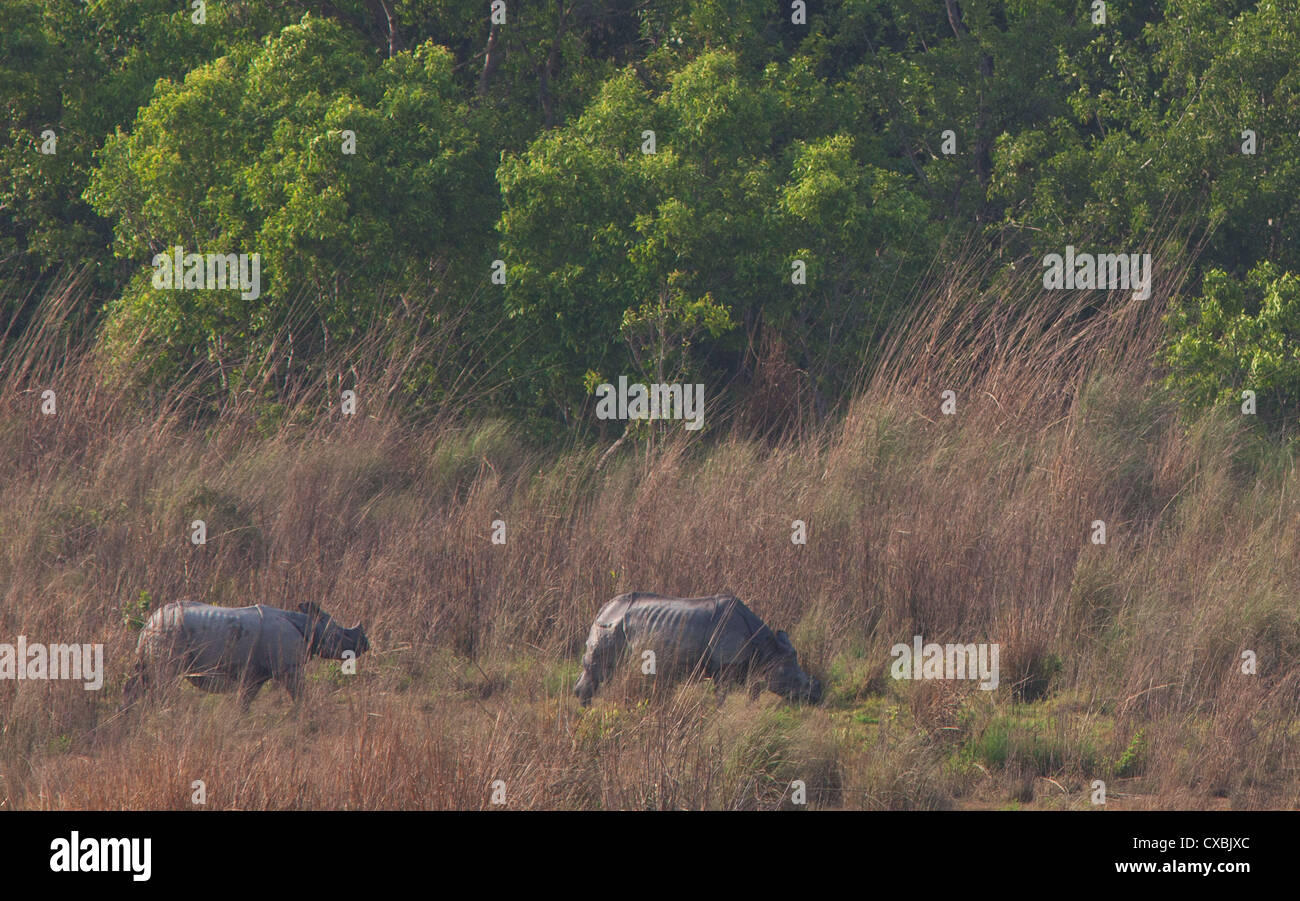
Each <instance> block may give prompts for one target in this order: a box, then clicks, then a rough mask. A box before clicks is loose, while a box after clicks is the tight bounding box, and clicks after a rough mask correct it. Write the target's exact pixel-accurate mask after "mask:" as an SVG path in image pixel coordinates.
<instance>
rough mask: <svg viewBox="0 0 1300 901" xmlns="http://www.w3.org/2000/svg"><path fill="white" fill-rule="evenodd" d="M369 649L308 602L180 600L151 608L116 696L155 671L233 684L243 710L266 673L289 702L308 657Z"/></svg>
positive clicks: (213, 684) (356, 632) (204, 685)
mask: <svg viewBox="0 0 1300 901" xmlns="http://www.w3.org/2000/svg"><path fill="white" fill-rule="evenodd" d="M369 649H370V642H369V640H368V639H367V638H366V632H365V630H364V629H363V628H362V627H361V624H360V623H358V624H357V625H355V626H353V627H352V628H351V629H345V628H343V627H342V626H340V625H339V624H338V623H336V622H334V620H333V619H332V618H331V617H330V615H329V614H328V613H325V612H324V611H323V610H321V609H320V607H319V605H317V604H316V603H314V602H309V603H304V604H299V605H298V609H297V610H281V609H280V608H278V607H266V606H263V605H261V604H258V605H256V606H253V607H213V606H211V605H208V604H197V603H194V602H192V601H180V602H177V603H171V604H167V605H165V606H163V607H161V608H159V609H158V610H155V611H154V612H153V615H152V616H150V617H149V621H148V622H147V623H146V624H145V627H144V631H143V632H142V633H141V635H140V640H139V642H137V644H136V662H135V673H134V674H133V675H132V676H131V678H129V679H128V680H127V683H126V688H125V690H124V692H123V702H124V706H128V707H129V706H130V705H131V704H133V703H134V702H135V701H137V700H139V698H140V697H142V696H143V694H144V692H145V691H146V689H147V688H148V687H149V683H150V682H151V681H152V679H153V677H154V675H155V674H162V675H163V676H164V677H166V678H169V679H175V678H178V677H181V676H183V677H185V678H186V679H188V680H189V681H190V682H191V683H193V684H194V685H196V686H197V687H199V688H201V689H202V690H203V691H211V692H227V691H231V690H234V689H238V690H239V695H240V697H239V699H240V703H241V705H242V706H243V708H244V709H245V710H247V709H248V706H249V704H251V703H252V702H253V698H254V697H256V696H257V693H258V691H260V690H261V688H262V685H263V683H265V682H267V681H268V680H270V679H275V680H276V681H278V682H279V683H280V684H281V685H283V686H284V687H285V689H287V690H288V692H289V696H290V697H291V698H293V699H294V700H297V698H298V696H299V694H300V693H301V690H302V667H303V664H305V663H306V662H307V659H308V658H309V657H312V656H315V657H324V658H327V659H330V660H342V659H343V658H344V655H345V653H346V652H348V651H351V652H352V653H354V654H355V655H357V656H360V655H362V654H364V653H365V652H366V651H368V650H369Z"/></svg>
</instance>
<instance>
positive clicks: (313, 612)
mask: <svg viewBox="0 0 1300 901" xmlns="http://www.w3.org/2000/svg"><path fill="white" fill-rule="evenodd" d="M298 612H299V613H305V614H307V615H308V616H320V615H321V609H320V604H318V603H316V602H315V601H303V602H302V603H301V604H299V605H298Z"/></svg>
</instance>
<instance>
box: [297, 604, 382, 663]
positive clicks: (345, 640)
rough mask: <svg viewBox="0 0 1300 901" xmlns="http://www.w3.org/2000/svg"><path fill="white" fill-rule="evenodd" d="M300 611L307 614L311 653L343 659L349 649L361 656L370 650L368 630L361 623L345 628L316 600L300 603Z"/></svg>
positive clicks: (309, 650) (328, 657)
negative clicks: (367, 636)
mask: <svg viewBox="0 0 1300 901" xmlns="http://www.w3.org/2000/svg"><path fill="white" fill-rule="evenodd" d="M298 611H299V612H300V613H305V614H306V615H307V642H308V644H307V652H308V653H309V654H315V655H316V656H317V657H324V658H325V659H327V660H342V659H343V655H344V654H345V653H346V652H348V651H351V652H352V653H353V654H355V655H356V656H358V657H360V656H361V655H362V654H364V653H365V652H366V651H368V650H370V640H369V639H367V638H366V630H365V629H363V628H362V627H361V623H357V624H356V625H355V626H353V627H352V628H351V629H345V628H344V627H343V626H340V625H339V624H338V623H336V622H335V621H334V618H333V617H332V616H330V615H329V614H328V613H326V612H325V611H324V610H322V609H320V605H319V604H317V603H316V602H314V601H307V602H306V603H302V604H299V605H298Z"/></svg>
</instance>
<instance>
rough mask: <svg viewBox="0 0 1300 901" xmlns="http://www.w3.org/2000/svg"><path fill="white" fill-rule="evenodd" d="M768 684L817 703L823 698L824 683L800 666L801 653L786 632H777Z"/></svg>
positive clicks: (784, 695)
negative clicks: (796, 649)
mask: <svg viewBox="0 0 1300 901" xmlns="http://www.w3.org/2000/svg"><path fill="white" fill-rule="evenodd" d="M767 686H768V688H770V689H771V690H772V691H774V692H776V693H777V694H779V695H781V696H783V697H786V698H792V699H796V700H801V701H811V702H812V703H814V704H816V703H818V702H819V701H821V699H822V684H821V683H820V682H819V681H817V680H816V679H814V678H813V677H811V676H809V675H808V674H807V673H805V672H804V671H803V670H802V669H801V668H800V666H799V654H798V653H797V652H796V651H795V649H794V644H793V643H792V642H791V641H790V636H789V635H786V634H785V632H777V633H776V652H775V655H774V658H773V660H772V661H771V663H770V664H769V667H768V674H767Z"/></svg>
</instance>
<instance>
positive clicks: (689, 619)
mask: <svg viewBox="0 0 1300 901" xmlns="http://www.w3.org/2000/svg"><path fill="white" fill-rule="evenodd" d="M646 650H652V651H654V652H655V669H656V674H657V675H659V676H663V675H668V676H669V677H670V678H671V677H676V676H707V677H709V678H711V679H713V680H714V681H716V682H723V681H730V682H744V681H745V680H746V679H749V678H751V677H753V678H756V679H758V680H760V683H759V684H758V685H757V686H756V689H755V694H757V692H758V690H761V687H762V685H761V682H763V681H765V682H766V684H767V688H768V689H770V690H771V691H774V692H776V693H777V694H779V695H781V696H783V697H786V698H790V699H792V700H805V701H811V702H813V703H814V704H815V703H817V702H818V701H820V700H821V695H822V687H821V683H820V682H818V681H817V680H816V679H813V678H812V677H810V676H809V675H808V674H807V673H805V672H804V671H803V670H802V669H800V668H799V657H798V654H797V653H796V652H795V649H794V645H792V644H791V643H790V638H789V636H787V635H786V634H785V633H784V632H773V631H772V630H771V629H769V628H768V627H767V626H766V625H764V624H763V621H762V620H761V619H759V618H758V616H757V615H756V614H755V613H754V612H753V611H752V610H750V609H749V608H748V607H746V606H745V605H744V604H742V603H741V602H740V601H739V600H738V599H737V598H735V597H732V596H731V595H725V594H719V595H714V596H713V597H707V598H672V597H665V596H663V595H658V594H648V593H645V592H633V593H631V594H622V595H619V596H618V597H616V598H614V600H612V601H610V602H609V603H608V604H606V605H605V606H604V607H602V608H601V610H600V613H599V614H597V615H596V621H595V622H594V623H593V624H592V626H591V634H590V635H589V636H588V638H587V652H586V653H585V654H584V655H583V657H582V676H581V677H579V679H578V683H577V685H576V686H574V694H576V695H577V696H578V698H579V700H581V701H582V704H583V706H586V705H587V704H590V703H591V699H592V697H593V696H594V695H595V694H596V691H597V690H598V689H599V688H600V686H601V683H603V682H605V681H606V680H608V679H609V677H610V675H611V674H612V673H613V672H614V669H615V667H617V666H618V665H619V664H620V663H621V662H625V661H628V658H629V657H630V658H631V661H630V662H629V663H628V665H632V664H633V663H635V664H636V665H638V666H639V661H640V659H641V654H642V652H644V651H646Z"/></svg>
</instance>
